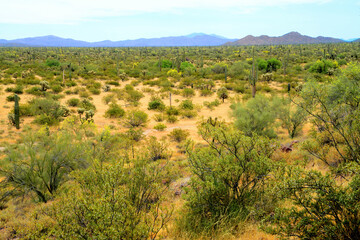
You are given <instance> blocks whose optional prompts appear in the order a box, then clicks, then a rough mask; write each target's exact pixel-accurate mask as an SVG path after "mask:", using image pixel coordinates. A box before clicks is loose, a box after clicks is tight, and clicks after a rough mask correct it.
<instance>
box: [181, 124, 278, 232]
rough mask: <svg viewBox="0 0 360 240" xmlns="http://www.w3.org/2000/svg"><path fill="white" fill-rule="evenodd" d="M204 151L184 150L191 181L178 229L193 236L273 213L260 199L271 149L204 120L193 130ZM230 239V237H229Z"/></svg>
mask: <svg viewBox="0 0 360 240" xmlns="http://www.w3.org/2000/svg"><path fill="white" fill-rule="evenodd" d="M199 132H200V134H201V136H202V138H203V139H204V140H205V142H207V143H208V144H207V146H206V147H204V146H201V147H195V148H193V146H190V147H189V148H188V151H187V152H188V161H189V163H190V164H189V166H190V167H191V171H192V174H193V177H192V179H191V181H190V184H189V187H188V194H187V198H186V203H185V205H184V209H183V210H182V214H181V216H180V219H179V220H178V226H179V227H180V229H181V230H183V231H185V232H190V233H192V234H191V235H195V236H208V237H209V238H214V236H215V235H216V234H217V233H219V232H223V231H228V230H229V229H234V228H236V226H238V225H239V223H241V222H244V221H245V220H246V219H247V217H248V216H249V215H252V214H253V213H256V214H258V213H261V214H262V215H265V216H267V215H269V214H270V213H271V211H273V210H274V207H272V208H271V207H270V208H268V206H273V205H274V203H273V202H272V198H269V197H268V196H267V195H266V194H265V191H264V189H265V187H266V181H267V179H268V178H269V177H270V172H271V159H270V156H271V155H272V152H273V148H272V147H271V144H272V143H271V142H269V141H268V140H267V139H266V138H262V137H258V136H253V137H247V136H244V135H243V133H242V132H241V131H239V130H236V129H234V128H232V127H228V126H226V125H225V124H224V123H220V122H217V121H216V120H215V121H214V120H211V119H209V120H208V121H207V122H203V123H202V124H201V125H200V127H199ZM234 233H236V232H234Z"/></svg>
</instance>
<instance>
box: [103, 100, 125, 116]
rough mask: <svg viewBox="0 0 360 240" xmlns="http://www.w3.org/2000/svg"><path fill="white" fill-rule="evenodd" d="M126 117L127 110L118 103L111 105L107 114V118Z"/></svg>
mask: <svg viewBox="0 0 360 240" xmlns="http://www.w3.org/2000/svg"><path fill="white" fill-rule="evenodd" d="M124 115H125V110H124V109H122V108H121V107H120V106H119V105H118V104H116V103H112V104H110V106H109V109H108V110H106V112H105V117H107V118H121V117H123V116H124Z"/></svg>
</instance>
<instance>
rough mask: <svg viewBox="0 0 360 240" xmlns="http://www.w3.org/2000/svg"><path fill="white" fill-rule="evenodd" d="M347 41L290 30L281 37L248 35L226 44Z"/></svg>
mask: <svg viewBox="0 0 360 240" xmlns="http://www.w3.org/2000/svg"><path fill="white" fill-rule="evenodd" d="M342 42H346V41H344V40H342V39H338V38H331V37H321V36H320V37H316V38H313V37H309V36H306V35H301V34H300V33H298V32H290V33H287V34H285V35H283V36H280V37H269V36H267V35H262V36H259V37H254V36H252V35H248V36H246V37H244V38H242V39H239V40H237V41H234V42H228V43H226V44H225V45H228V46H247V45H279V44H314V43H342Z"/></svg>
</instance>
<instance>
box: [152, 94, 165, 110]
mask: <svg viewBox="0 0 360 240" xmlns="http://www.w3.org/2000/svg"><path fill="white" fill-rule="evenodd" d="M148 109H149V110H160V111H163V110H164V109H165V104H164V102H163V101H162V100H161V99H160V98H159V97H154V96H153V97H151V100H150V102H149V107H148Z"/></svg>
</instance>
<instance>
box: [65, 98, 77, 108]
mask: <svg viewBox="0 0 360 240" xmlns="http://www.w3.org/2000/svg"><path fill="white" fill-rule="evenodd" d="M66 103H67V105H68V106H69V107H77V106H79V104H80V99H78V98H70V99H69V100H67V102H66Z"/></svg>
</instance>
